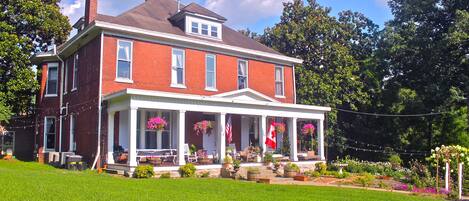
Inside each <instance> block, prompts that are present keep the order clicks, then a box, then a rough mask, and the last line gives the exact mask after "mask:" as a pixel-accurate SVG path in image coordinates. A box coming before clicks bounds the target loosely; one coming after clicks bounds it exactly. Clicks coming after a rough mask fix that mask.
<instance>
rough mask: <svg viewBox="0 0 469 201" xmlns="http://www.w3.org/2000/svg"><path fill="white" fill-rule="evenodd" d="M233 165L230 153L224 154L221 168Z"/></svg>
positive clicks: (228, 167)
mask: <svg viewBox="0 0 469 201" xmlns="http://www.w3.org/2000/svg"><path fill="white" fill-rule="evenodd" d="M232 167H233V158H232V157H231V156H230V155H226V156H225V159H223V168H224V169H230V168H232Z"/></svg>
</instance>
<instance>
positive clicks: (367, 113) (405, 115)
mask: <svg viewBox="0 0 469 201" xmlns="http://www.w3.org/2000/svg"><path fill="white" fill-rule="evenodd" d="M332 109H333V110H337V111H340V112H345V113H352V114H357V115H366V116H375V117H426V116H438V115H443V114H448V113H449V112H431V113H425V114H379V113H369V112H358V111H352V110H345V109H340V108H332Z"/></svg>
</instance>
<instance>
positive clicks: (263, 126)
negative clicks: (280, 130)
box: [259, 115, 267, 155]
mask: <svg viewBox="0 0 469 201" xmlns="http://www.w3.org/2000/svg"><path fill="white" fill-rule="evenodd" d="M259 129H260V130H259V138H260V142H259V143H260V145H261V148H262V155H264V154H265V152H266V151H267V145H266V144H265V138H266V134H267V116H265V115H262V116H261V117H259Z"/></svg>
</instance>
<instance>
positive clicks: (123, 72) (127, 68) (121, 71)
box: [116, 40, 133, 81]
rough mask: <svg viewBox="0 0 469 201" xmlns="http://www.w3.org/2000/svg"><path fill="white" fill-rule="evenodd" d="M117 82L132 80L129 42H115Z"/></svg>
mask: <svg viewBox="0 0 469 201" xmlns="http://www.w3.org/2000/svg"><path fill="white" fill-rule="evenodd" d="M117 44H118V47H117V69H116V74H117V75H116V80H117V81H131V80H132V47H133V44H132V42H130V41H124V40H119V41H118V42H117Z"/></svg>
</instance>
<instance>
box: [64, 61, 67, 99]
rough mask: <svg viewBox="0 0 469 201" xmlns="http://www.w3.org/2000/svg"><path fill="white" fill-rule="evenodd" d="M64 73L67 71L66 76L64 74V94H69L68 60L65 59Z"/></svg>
mask: <svg viewBox="0 0 469 201" xmlns="http://www.w3.org/2000/svg"><path fill="white" fill-rule="evenodd" d="M64 71H65V72H64V73H65V76H64V88H63V92H64V94H67V90H68V86H67V85H68V61H65V68H64Z"/></svg>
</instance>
